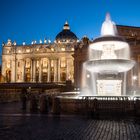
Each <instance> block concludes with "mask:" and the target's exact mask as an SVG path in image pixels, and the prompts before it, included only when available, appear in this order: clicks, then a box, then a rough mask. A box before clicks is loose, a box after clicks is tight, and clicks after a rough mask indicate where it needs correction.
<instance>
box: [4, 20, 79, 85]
mask: <svg viewBox="0 0 140 140" xmlns="http://www.w3.org/2000/svg"><path fill="white" fill-rule="evenodd" d="M77 41H78V39H77V37H76V35H75V34H74V33H73V32H71V31H70V27H69V24H68V23H67V22H66V23H65V24H64V27H63V30H62V31H61V32H60V33H58V35H57V36H56V38H55V41H54V43H51V41H50V40H44V41H43V42H42V41H41V40H40V43H39V44H37V43H36V41H33V42H32V44H31V45H26V44H25V42H23V45H17V44H16V42H13V43H12V41H11V40H8V42H7V43H6V44H3V51H2V75H3V77H4V81H5V82H64V81H66V80H71V81H72V82H73V81H74V63H73V62H74V58H73V55H74V46H75V45H76V43H77Z"/></svg>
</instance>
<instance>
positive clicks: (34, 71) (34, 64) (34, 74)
mask: <svg viewBox="0 0 140 140" xmlns="http://www.w3.org/2000/svg"><path fill="white" fill-rule="evenodd" d="M33 82H36V60H33Z"/></svg>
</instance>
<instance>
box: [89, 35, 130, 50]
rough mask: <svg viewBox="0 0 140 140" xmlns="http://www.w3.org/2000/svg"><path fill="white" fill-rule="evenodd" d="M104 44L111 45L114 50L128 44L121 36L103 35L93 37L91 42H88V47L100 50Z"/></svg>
mask: <svg viewBox="0 0 140 140" xmlns="http://www.w3.org/2000/svg"><path fill="white" fill-rule="evenodd" d="M106 45H112V47H114V50H120V49H123V48H126V47H128V46H129V45H128V43H127V42H126V40H125V39H124V38H123V37H121V36H113V35H104V36H101V37H98V38H96V39H94V40H93V42H92V44H90V48H91V49H94V50H100V51H102V50H103V47H104V46H106Z"/></svg>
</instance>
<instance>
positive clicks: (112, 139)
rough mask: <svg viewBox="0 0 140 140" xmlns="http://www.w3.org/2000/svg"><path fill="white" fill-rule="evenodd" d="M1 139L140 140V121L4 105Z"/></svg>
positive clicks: (0, 106) (0, 113)
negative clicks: (33, 111) (36, 111)
mask: <svg viewBox="0 0 140 140" xmlns="http://www.w3.org/2000/svg"><path fill="white" fill-rule="evenodd" d="M0 140H140V120H138V119H134V118H131V119H130V118H129V119H126V118H125V119H113V118H110V119H100V120H95V119H91V118H87V117H83V116H82V117H80V116H71V115H61V116H60V117H59V116H52V115H51V114H49V115H40V114H30V113H29V112H27V113H25V112H22V111H21V109H20V104H19V103H12V104H10V103H9V104H0Z"/></svg>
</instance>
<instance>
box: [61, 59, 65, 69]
mask: <svg viewBox="0 0 140 140" xmlns="http://www.w3.org/2000/svg"><path fill="white" fill-rule="evenodd" d="M61 67H62V68H64V67H66V59H65V58H64V57H62V58H61Z"/></svg>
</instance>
